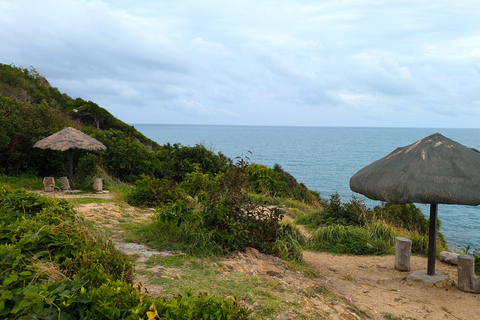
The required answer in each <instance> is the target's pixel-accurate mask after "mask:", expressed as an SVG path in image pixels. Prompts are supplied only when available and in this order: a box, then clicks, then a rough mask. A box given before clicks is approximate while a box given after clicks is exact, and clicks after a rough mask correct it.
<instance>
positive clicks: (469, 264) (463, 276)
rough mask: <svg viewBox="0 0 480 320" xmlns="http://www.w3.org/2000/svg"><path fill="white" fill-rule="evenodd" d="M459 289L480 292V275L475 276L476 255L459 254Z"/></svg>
mask: <svg viewBox="0 0 480 320" xmlns="http://www.w3.org/2000/svg"><path fill="white" fill-rule="evenodd" d="M458 289H460V290H462V291H465V292H472V293H480V277H476V276H475V257H473V256H471V255H466V254H462V255H460V256H458Z"/></svg>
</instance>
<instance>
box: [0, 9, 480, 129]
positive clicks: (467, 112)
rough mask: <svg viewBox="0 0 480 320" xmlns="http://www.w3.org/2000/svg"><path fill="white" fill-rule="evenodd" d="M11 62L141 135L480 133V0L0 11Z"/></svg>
mask: <svg viewBox="0 0 480 320" xmlns="http://www.w3.org/2000/svg"><path fill="white" fill-rule="evenodd" d="M0 62H1V63H6V64H12V63H13V64H14V65H16V66H19V67H30V66H33V67H35V68H36V69H37V70H38V71H39V72H40V73H41V74H43V75H45V76H46V77H47V79H48V80H49V82H50V84H51V85H52V86H54V87H57V88H58V89H59V90H60V91H61V92H64V93H67V94H68V95H69V96H71V97H73V98H77V97H81V98H83V99H85V100H91V101H93V102H96V103H98V104H99V105H100V106H102V107H104V108H106V109H107V110H109V111H110V112H111V113H112V114H113V115H115V116H116V117H118V118H120V119H121V120H123V121H125V122H128V123H163V124H233V125H293V126H304V125H305V126H393V127H460V128H462V127H465V128H476V127H479V126H480V1H478V0H474V1H468V0H462V1H451V0H448V1H445V0H432V1H430V0H426V1H419V0H412V1H390V0H389V1H382V0H379V1H363V0H358V1H353V0H351V1H349V0H346V1H342V0H326V1H323V0H312V1H310V0H299V1H284V0H266V1H262V0H243V1H235V0H231V1H225V0H222V1H220V0H203V1H200V0H199V1H195V0H175V1H169V0H168V1H167V0H164V1H160V0H157V1H154V0H151V1H149V0H146V1H141V0H140V1H136V0H131V1H130V0H103V1H86V0H79V1H76V0H42V1H37V0H8V1H4V0H0Z"/></svg>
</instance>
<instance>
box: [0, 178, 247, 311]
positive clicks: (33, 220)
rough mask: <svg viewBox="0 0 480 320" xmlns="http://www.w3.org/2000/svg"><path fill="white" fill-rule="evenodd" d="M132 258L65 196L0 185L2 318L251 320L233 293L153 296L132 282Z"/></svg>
mask: <svg viewBox="0 0 480 320" xmlns="http://www.w3.org/2000/svg"><path fill="white" fill-rule="evenodd" d="M132 271H133V264H132V262H131V261H129V260H128V259H127V258H126V257H125V256H124V255H122V254H120V253H119V252H117V251H116V250H115V249H114V247H113V245H112V244H111V243H110V242H107V241H105V240H102V239H97V238H95V237H94V235H93V234H92V232H90V229H89V228H88V227H87V225H86V223H84V222H83V220H82V219H79V218H77V217H76V215H75V213H74V211H73V210H72V207H71V206H70V205H69V204H68V203H67V202H65V201H63V200H58V199H55V198H46V197H40V196H38V195H36V194H30V193H26V192H24V191H19V190H12V189H11V188H9V187H8V186H6V185H4V184H0V292H1V295H0V318H2V319H146V318H148V319H165V318H169V319H175V318H177V319H183V318H185V317H188V315H191V316H192V317H193V318H203V317H204V316H205V315H212V314H213V315H218V316H222V317H224V318H225V319H227V318H232V319H234V318H235V319H247V318H248V316H249V315H250V313H251V312H250V311H249V310H248V309H246V308H243V307H240V306H239V305H238V303H237V301H236V300H235V299H228V298H216V297H213V296H210V295H205V294H201V295H199V296H193V295H192V294H191V293H190V292H189V291H187V292H186V294H185V296H184V297H181V296H179V297H177V298H172V299H168V300H166V299H163V298H158V299H156V300H153V299H150V298H149V297H148V296H147V295H144V294H141V287H140V286H137V287H136V288H133V287H132V280H133V276H132V275H133V274H132Z"/></svg>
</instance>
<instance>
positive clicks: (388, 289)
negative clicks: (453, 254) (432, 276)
mask: <svg viewBox="0 0 480 320" xmlns="http://www.w3.org/2000/svg"><path fill="white" fill-rule="evenodd" d="M304 259H305V261H306V262H307V263H308V264H309V265H311V266H312V267H313V268H315V269H316V270H317V271H318V272H320V273H321V274H322V275H324V276H325V280H321V282H322V285H324V286H325V287H326V288H328V289H330V290H332V291H333V292H337V293H339V294H341V295H343V296H346V297H348V298H350V299H352V302H353V303H354V304H355V305H356V306H357V307H359V308H360V309H362V310H364V311H366V312H367V313H369V314H370V315H371V316H372V318H373V319H385V315H386V314H390V315H391V319H410V318H411V319H480V295H478V294H471V293H466V292H463V291H460V290H458V288H457V287H456V286H455V285H452V283H453V282H456V281H457V268H456V266H451V265H447V264H445V263H442V262H440V261H437V263H436V270H440V271H444V272H446V273H447V274H448V275H449V276H450V278H449V281H447V283H446V284H439V286H438V287H437V286H435V285H433V284H425V283H421V282H418V281H411V280H408V281H407V280H406V277H407V276H408V275H409V272H400V271H397V270H395V268H394V263H395V256H381V257H379V256H339V255H332V254H328V253H319V252H308V251H305V252H304ZM426 266H427V259H426V258H422V257H412V258H411V268H412V270H422V269H426Z"/></svg>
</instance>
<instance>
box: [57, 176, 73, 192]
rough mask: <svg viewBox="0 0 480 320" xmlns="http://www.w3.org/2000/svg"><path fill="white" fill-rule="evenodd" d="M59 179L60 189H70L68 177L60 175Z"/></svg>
mask: <svg viewBox="0 0 480 320" xmlns="http://www.w3.org/2000/svg"><path fill="white" fill-rule="evenodd" d="M58 180H60V189H62V190H70V183H69V182H68V178H67V177H60V178H59V179H58Z"/></svg>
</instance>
